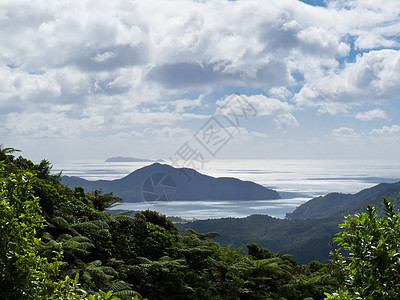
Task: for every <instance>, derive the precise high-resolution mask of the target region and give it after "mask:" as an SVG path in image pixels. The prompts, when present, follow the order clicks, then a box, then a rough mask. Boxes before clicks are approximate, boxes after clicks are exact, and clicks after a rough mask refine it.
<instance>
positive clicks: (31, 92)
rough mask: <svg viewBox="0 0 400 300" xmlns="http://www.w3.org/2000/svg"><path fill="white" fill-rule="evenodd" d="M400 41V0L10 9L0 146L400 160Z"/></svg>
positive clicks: (64, 153) (3, 42) (64, 156)
mask: <svg viewBox="0 0 400 300" xmlns="http://www.w3.org/2000/svg"><path fill="white" fill-rule="evenodd" d="M399 46H400V2H399V1H398V0H386V1H375V0H349V1H345V0H326V1H318V0H310V1H303V2H301V1H298V0H279V1H278V0H276V1H265V0H249V1H244V0H238V1H226V0H210V1H207V0H204V1H201V0H196V1H195V0H193V1H189V0H180V1H178V0H168V1H154V0H146V1H144V0H142V1H135V0H121V1H109V0H96V1H86V0H82V1H45V0H43V1H40V0H34V1H32V0H29V1H28V0H26V1H25V0H19V1H11V0H9V1H7V0H0V144H1V143H3V144H4V146H7V147H9V146H10V147H15V148H19V149H22V150H23V155H25V156H27V157H28V158H31V159H33V160H40V159H42V158H46V159H49V160H51V161H55V162H59V161H63V160H70V159H105V158H107V157H109V156H117V155H122V156H134V157H147V158H165V159H168V158H169V157H172V158H182V159H183V158H184V157H186V158H188V157H189V156H188V155H189V153H191V154H190V155H191V157H192V158H193V157H194V156H193V155H194V153H196V157H197V158H202V157H204V158H217V159H225V158H265V159H269V158H311V159H312V158H328V159H329V158H348V159H354V158H362V159H369V158H371V159H377V158H384V159H398V158H399V154H398V152H399V146H400V47H399ZM238 95H241V96H238ZM237 109H241V111H238V110H237ZM233 110H236V112H235V113H232V112H233ZM228 116H230V117H231V119H229V118H228ZM185 151H186V152H185ZM190 151H191V152H190ZM177 156H179V157H177Z"/></svg>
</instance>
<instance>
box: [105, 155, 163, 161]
mask: <svg viewBox="0 0 400 300" xmlns="http://www.w3.org/2000/svg"><path fill="white" fill-rule="evenodd" d="M105 162H164V160H162V159H157V160H153V159H147V158H137V157H129V156H114V157H109V158H107V159H106V160H105Z"/></svg>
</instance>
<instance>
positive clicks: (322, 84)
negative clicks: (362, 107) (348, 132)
mask: <svg viewBox="0 0 400 300" xmlns="http://www.w3.org/2000/svg"><path fill="white" fill-rule="evenodd" d="M398 82H400V51H397V50H379V51H371V52H369V53H365V54H363V55H359V56H358V57H357V59H356V61H355V62H354V63H348V64H346V65H345V67H344V69H343V70H342V71H340V72H335V71H331V72H329V73H328V75H326V76H324V77H322V78H319V79H315V80H313V81H310V82H308V83H307V84H306V85H305V86H304V87H303V88H302V89H301V90H300V92H299V93H297V94H296V95H295V97H294V99H295V101H296V103H297V104H299V105H306V106H319V107H321V108H322V109H324V107H325V106H330V105H332V103H333V104H335V103H340V104H345V105H352V104H354V103H363V102H366V101H369V102H372V101H379V100H395V99H398V98H399V96H398V95H399V94H400V86H399V84H398Z"/></svg>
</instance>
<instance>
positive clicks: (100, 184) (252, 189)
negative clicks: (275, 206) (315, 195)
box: [62, 163, 280, 202]
mask: <svg viewBox="0 0 400 300" xmlns="http://www.w3.org/2000/svg"><path fill="white" fill-rule="evenodd" d="M62 183H64V184H66V185H68V186H69V187H72V188H74V187H77V186H81V187H83V188H84V189H85V190H87V191H92V190H100V189H101V190H102V191H103V192H106V193H109V192H113V193H114V194H115V195H117V196H119V197H121V198H122V199H123V200H124V201H125V202H139V201H144V200H151V201H156V200H158V201H168V200H170V201H172V200H270V199H278V198H280V196H279V194H278V192H276V191H274V190H271V189H268V188H266V187H263V186H262V185H259V184H257V183H254V182H251V181H242V180H239V179H236V178H228V177H221V178H215V177H211V176H207V175H204V174H201V173H199V172H197V171H196V170H193V169H188V168H174V167H172V166H170V165H167V164H160V163H154V164H151V165H149V166H146V167H143V168H141V169H138V170H136V171H134V172H132V173H131V174H129V175H127V176H125V177H123V178H121V179H117V180H97V181H89V180H85V179H82V178H79V177H69V176H63V177H62ZM168 198H169V199H168Z"/></svg>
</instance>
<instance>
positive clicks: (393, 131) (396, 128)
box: [370, 125, 400, 135]
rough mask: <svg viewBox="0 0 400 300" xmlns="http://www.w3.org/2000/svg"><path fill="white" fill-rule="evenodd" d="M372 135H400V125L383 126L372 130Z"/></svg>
mask: <svg viewBox="0 0 400 300" xmlns="http://www.w3.org/2000/svg"><path fill="white" fill-rule="evenodd" d="M370 134H371V135H398V134H400V125H392V126H390V127H389V126H383V127H382V128H375V129H373V130H371V132H370Z"/></svg>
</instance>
